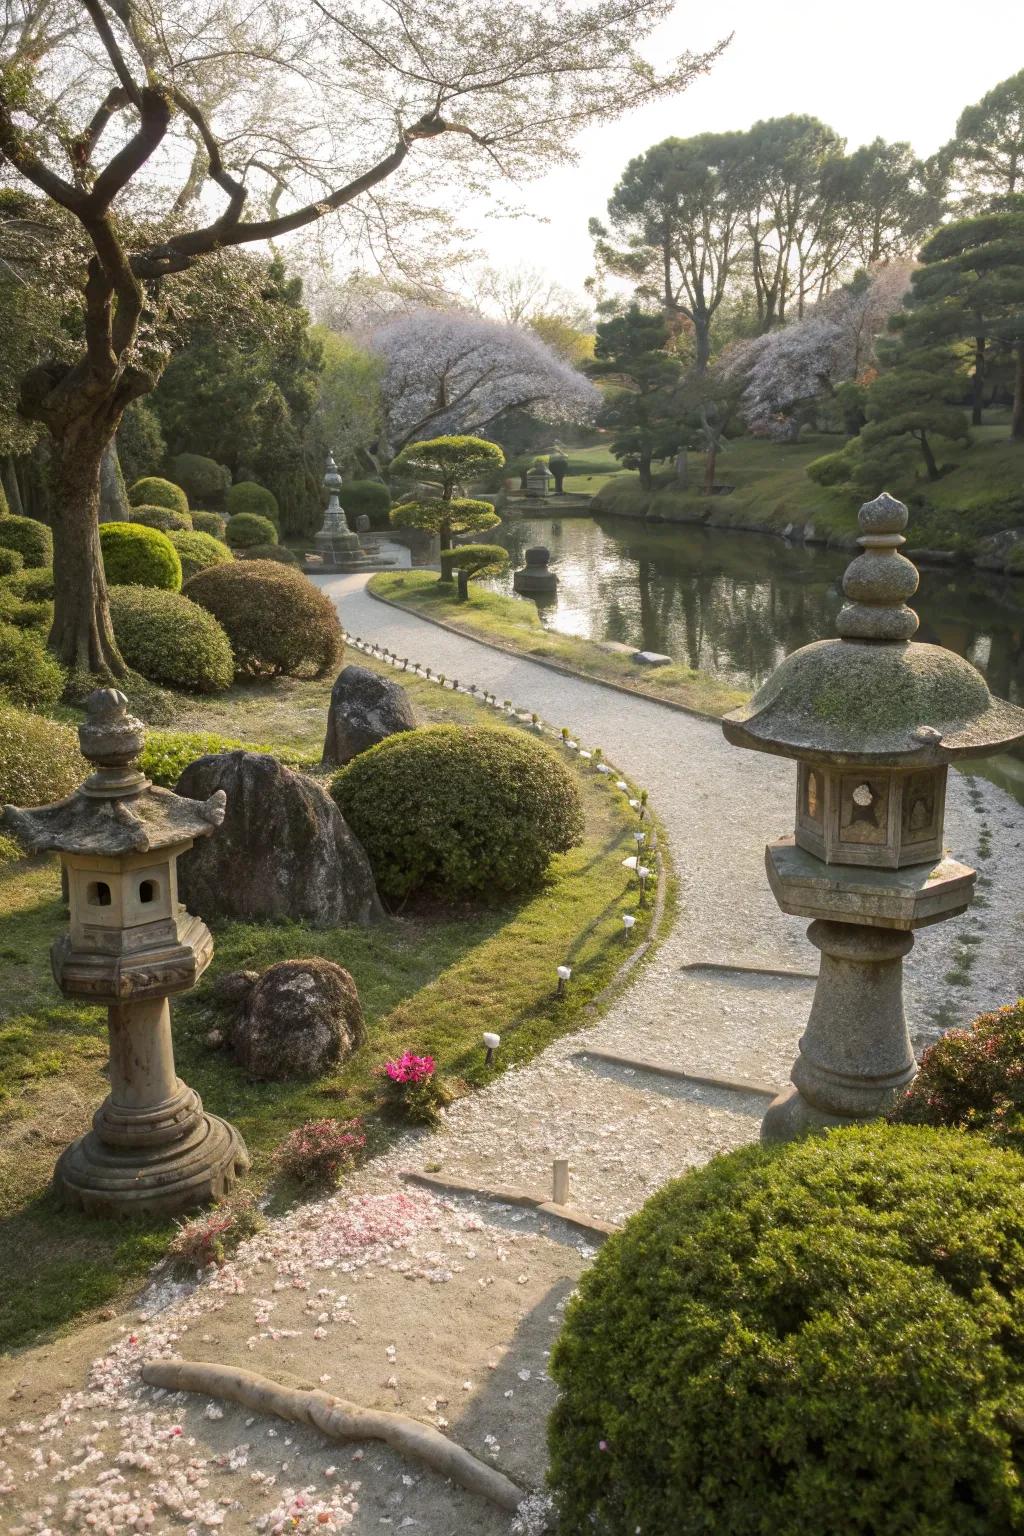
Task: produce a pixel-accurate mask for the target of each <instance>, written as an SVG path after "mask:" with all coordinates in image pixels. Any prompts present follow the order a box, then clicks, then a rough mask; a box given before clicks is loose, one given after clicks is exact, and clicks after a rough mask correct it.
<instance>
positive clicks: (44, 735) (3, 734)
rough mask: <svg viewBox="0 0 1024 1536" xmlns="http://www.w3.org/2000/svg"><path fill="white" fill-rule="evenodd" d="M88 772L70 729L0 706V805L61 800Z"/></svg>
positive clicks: (39, 717)
mask: <svg viewBox="0 0 1024 1536" xmlns="http://www.w3.org/2000/svg"><path fill="white" fill-rule="evenodd" d="M88 772H89V769H88V765H87V764H86V762H85V759H84V758H83V757H82V755H81V753H80V752H79V750H78V735H77V732H75V731H73V730H72V729H71V727H70V726H68V725H58V724H57V723H56V721H54V720H48V719H47V718H46V716H45V715H33V714H30V713H29V712H28V711H27V710H24V709H15V708H14V707H13V706H8V705H6V704H2V703H0V805H2V804H4V803H6V804H9V805H48V804H49V803H50V802H51V801H53V800H63V798H64V796H65V795H70V793H71V791H72V790H73V789H75V788H76V787H77V786H78V785H79V784H81V782H82V780H83V779H84V778H85V776H86V774H87V773H88Z"/></svg>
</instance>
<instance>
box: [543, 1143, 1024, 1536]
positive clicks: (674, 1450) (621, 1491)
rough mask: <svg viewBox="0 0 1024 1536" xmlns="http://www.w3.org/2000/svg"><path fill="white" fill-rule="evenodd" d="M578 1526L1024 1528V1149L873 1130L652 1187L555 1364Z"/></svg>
mask: <svg viewBox="0 0 1024 1536" xmlns="http://www.w3.org/2000/svg"><path fill="white" fill-rule="evenodd" d="M550 1369H551V1374H552V1376H553V1378H554V1379H555V1381H556V1383H557V1384H558V1387H559V1389H560V1397H559V1400H558V1403H557V1405H556V1407H555V1410H554V1413H553V1414H552V1417H551V1421H550V1428H549V1445H550V1453H551V1463H550V1481H551V1487H552V1490H553V1493H554V1498H555V1504H556V1510H557V1521H558V1523H557V1530H558V1531H559V1532H560V1533H562V1536H578V1533H580V1532H583V1531H586V1532H592V1533H593V1536H613V1533H614V1536H625V1533H630V1536H632V1533H633V1532H635V1531H637V1530H641V1531H643V1533H644V1536H697V1533H701V1536H703V1533H706V1532H712V1531H714V1532H722V1533H723V1536H725V1533H728V1536H765V1533H767V1532H784V1533H789V1532H794V1533H796V1532H824V1531H828V1532H836V1533H839V1532H841V1533H842V1536H906V1533H910V1532H914V1533H924V1532H927V1533H928V1536H991V1533H992V1532H995V1531H999V1532H1006V1533H1013V1532H1017V1533H1020V1532H1024V1486H1022V1472H1024V1445H1022V1434H1021V1424H1022V1420H1021V1409H1020V1404H1021V1401H1022V1392H1024V1189H1022V1185H1021V1177H1020V1164H1019V1161H1018V1159H1017V1158H1016V1157H1013V1156H1011V1155H1010V1154H1008V1153H1005V1152H1001V1151H999V1150H998V1149H996V1148H993V1147H990V1146H988V1145H987V1144H986V1143H985V1142H984V1141H982V1140H981V1139H980V1138H968V1137H964V1136H963V1135H960V1134H957V1133H955V1132H951V1131H942V1130H926V1129H918V1128H914V1127H901V1128H893V1127H888V1126H885V1125H877V1124H876V1125H872V1126H869V1127H866V1128H850V1129H845V1130H840V1131H835V1132H833V1133H831V1134H830V1135H829V1136H827V1137H811V1138H808V1139H806V1140H804V1141H802V1142H798V1143H794V1144H792V1145H790V1146H787V1147H759V1146H751V1147H745V1148H743V1149H742V1150H741V1151H739V1152H735V1153H731V1154H730V1155H728V1156H725V1157H719V1158H716V1159H714V1161H712V1162H711V1163H709V1164H708V1165H707V1166H706V1167H704V1168H701V1169H699V1170H697V1171H696V1172H693V1173H690V1174H688V1175H687V1176H686V1177H685V1178H682V1179H679V1180H677V1181H675V1182H674V1183H672V1184H669V1185H667V1186H666V1187H665V1188H664V1189H662V1190H661V1191H659V1193H658V1194H656V1195H655V1196H654V1198H653V1199H652V1200H650V1201H649V1202H648V1203H647V1205H645V1206H644V1208H643V1210H642V1211H640V1212H639V1214H638V1215H636V1216H634V1217H633V1219H632V1220H631V1221H630V1222H629V1223H628V1224H627V1225H626V1227H625V1228H624V1229H623V1231H622V1232H621V1233H619V1234H616V1235H615V1236H614V1237H612V1238H611V1239H610V1240H609V1241H608V1243H607V1244H606V1245H605V1247H604V1248H603V1249H602V1251H601V1253H600V1254H599V1255H598V1258H597V1261H596V1263H595V1264H594V1265H593V1267H592V1268H591V1269H590V1270H588V1271H587V1272H586V1273H585V1274H584V1276H583V1278H582V1280H581V1282H580V1286H579V1290H578V1292H577V1294H576V1296H575V1298H574V1300H573V1301H572V1302H571V1304H570V1307H569V1309H568V1312H567V1314H566V1320H565V1326H564V1328H563V1331H562V1334H561V1336H560V1337H559V1339H558V1342H557V1344H556V1347H555V1349H554V1351H553V1354H552V1358H551V1367H550Z"/></svg>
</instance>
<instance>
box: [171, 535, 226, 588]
mask: <svg viewBox="0 0 1024 1536" xmlns="http://www.w3.org/2000/svg"><path fill="white" fill-rule="evenodd" d="M167 537H168V538H169V539H170V541H171V543H172V544H173V545H174V547H175V549H176V550H177V551H178V559H179V560H180V561H181V579H182V581H183V582H186V581H188V580H189V578H190V577H192V576H194V575H195V574H196V572H197V571H207V570H209V569H210V567H211V566H213V565H226V564H227V563H228V561H229V560H230V559H231V551H230V549H228V547H227V545H226V544H222V543H221V541H220V539H215V538H213V537H212V536H211V535H210V534H208V533H169V534H168V535H167Z"/></svg>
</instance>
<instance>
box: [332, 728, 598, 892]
mask: <svg viewBox="0 0 1024 1536" xmlns="http://www.w3.org/2000/svg"><path fill="white" fill-rule="evenodd" d="M331 793H332V795H333V796H334V798H335V800H336V801H337V803H338V805H339V807H340V808H341V812H342V815H343V816H344V817H345V819H346V821H347V822H348V823H349V826H350V827H351V828H352V831H353V832H354V833H355V835H356V837H358V839H359V841H360V842H361V843H362V845H363V847H364V848H365V849H366V852H367V855H368V856H369V860H370V864H371V865H372V867H373V873H374V877H375V879H376V881H377V888H378V890H379V891H380V892H381V895H384V896H387V897H389V898H390V899H391V900H394V901H400V900H401V899H402V898H403V897H406V896H409V895H411V894H412V893H413V892H416V891H432V892H435V893H437V894H439V895H442V896H444V897H445V898H447V899H449V900H458V899H461V898H464V897H485V896H489V895H496V896H505V895H508V894H511V893H512V892H514V891H522V890H527V889H529V888H530V887H531V886H535V885H536V884H537V883H538V882H539V881H540V879H541V877H542V876H543V874H544V871H545V870H546V869H547V866H548V862H549V860H550V858H551V856H552V854H554V853H563V852H565V850H566V849H568V848H572V847H574V846H575V845H576V844H577V843H579V842H581V841H582V839H583V807H582V804H581V801H580V793H579V789H578V787H577V784H576V781H575V779H574V778H573V776H572V774H571V773H570V772H569V770H568V769H567V768H566V767H565V766H564V765H563V764H562V763H561V762H560V761H559V759H558V758H557V757H556V756H555V754H554V753H553V752H551V751H550V750H549V749H548V748H547V747H545V746H543V745H542V744H541V743H540V742H539V741H534V740H532V739H531V738H530V737H528V736H524V735H522V734H521V733H520V732H518V731H513V730H509V729H507V728H504V727H494V726H473V727H471V728H469V729H465V728H463V727H461V726H457V725H433V726H427V727H425V728H424V729H420V730H416V731H402V732H401V733H399V734H398V735H395V736H389V737H388V738H387V739H386V740H385V741H382V742H380V743H379V745H378V746H376V747H371V748H370V750H369V751H368V752H362V753H360V755H359V756H358V757H356V758H353V760H352V762H351V763H349V764H348V765H347V766H346V767H345V768H343V769H342V770H341V772H340V773H338V774H337V775H336V776H335V778H334V779H333V781H332V784H331Z"/></svg>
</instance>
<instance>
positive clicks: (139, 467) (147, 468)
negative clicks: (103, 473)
mask: <svg viewBox="0 0 1024 1536" xmlns="http://www.w3.org/2000/svg"><path fill="white" fill-rule="evenodd" d="M166 452H167V444H166V443H165V442H164V435H163V433H162V432H161V430H160V420H159V417H158V416H157V414H156V411H155V410H154V409H153V404H152V397H151V396H146V397H144V398H143V399H141V400H133V401H132V403H131V405H129V407H128V409H127V410H126V411H125V413H124V415H123V416H122V417H121V425H120V426H119V427H118V429H117V456H118V458H119V459H120V461H121V472H122V474H123V475H124V478H125V481H126V483H127V484H129V485H131V484H132V483H133V481H135V480H139V479H141V477H142V476H143V475H151V474H152V473H153V471H154V470H155V469H157V468H158V467H159V466H160V465H161V464H162V463H163V461H164V457H165V455H166Z"/></svg>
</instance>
